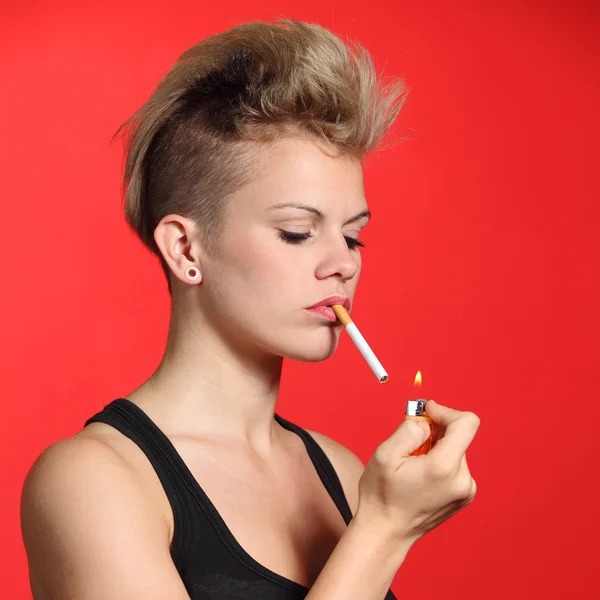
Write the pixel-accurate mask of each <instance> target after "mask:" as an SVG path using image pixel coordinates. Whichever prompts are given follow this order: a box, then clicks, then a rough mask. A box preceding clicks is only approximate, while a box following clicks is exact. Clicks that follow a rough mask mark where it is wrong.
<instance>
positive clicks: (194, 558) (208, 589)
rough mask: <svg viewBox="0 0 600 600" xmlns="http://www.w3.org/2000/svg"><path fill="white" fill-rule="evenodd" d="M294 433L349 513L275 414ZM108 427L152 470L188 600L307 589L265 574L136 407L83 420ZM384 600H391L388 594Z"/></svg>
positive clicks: (282, 595)
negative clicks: (167, 510)
mask: <svg viewBox="0 0 600 600" xmlns="http://www.w3.org/2000/svg"><path fill="white" fill-rule="evenodd" d="M275 420H276V421H277V422H278V423H279V424H280V425H281V426H282V427H284V428H285V429H288V430H289V431H292V432H294V433H296V434H297V435H298V436H300V438H301V439H302V441H303V442H304V445H305V446H306V450H307V451H308V455H309V456H310V459H311V461H312V463H313V465H314V466H315V469H316V471H317V473H318V475H319V477H320V479H321V481H322V482H323V485H324V486H325V488H326V489H327V491H328V492H329V494H330V496H331V498H332V499H333V501H334V502H335V504H336V506H337V508H338V510H339V511H340V513H341V514H342V517H343V518H344V521H345V522H346V525H348V523H350V521H351V519H352V512H351V510H350V507H349V505H348V502H347V500H346V496H345V495H344V491H343V489H342V486H341V483H340V480H339V478H338V476H337V473H336V472H335V469H334V468H333V465H332V464H331V462H330V461H329V459H328V458H327V456H326V455H325V453H324V452H323V450H322V449H321V447H320V446H319V445H318V444H317V442H316V441H315V440H314V438H313V437H312V436H311V435H310V434H309V433H308V432H307V431H305V430H304V429H302V428H301V427H298V426H297V425H294V424H293V423H290V422H289V421H286V420H285V419H283V418H282V417H280V416H279V415H277V414H275ZM95 421H100V422H102V423H106V424H108V425H111V426H112V427H114V428H115V429H117V430H118V431H120V432H121V433H122V434H123V435H126V436H127V437H128V438H130V439H131V440H132V441H133V442H135V443H136V444H137V445H138V446H139V447H140V449H141V450H142V451H143V452H144V454H145V455H146V456H147V457H148V460H149V461H150V463H151V464H152V466H153V467H154V470H155V471H156V474H157V475H158V477H159V479H160V482H161V484H162V486H163V488H164V490H165V492H166V495H167V498H168V499H169V502H170V504H171V509H172V511H173V519H174V533H173V543H172V546H171V558H172V559H173V563H174V564H175V567H176V568H177V571H178V573H179V575H180V576H181V579H182V580H183V583H184V585H185V587H186V589H187V591H188V594H189V596H190V598H191V600H246V599H252V600H301V599H302V598H304V597H305V596H306V594H307V593H308V591H309V588H308V587H306V586H304V585H301V584H299V583H296V582H294V581H291V580H290V579H287V578H286V577H283V576H282V575H278V574H277V573H275V572H273V571H270V570H269V569H267V568H266V567H264V566H262V565H261V564H260V563H258V562H257V561H255V560H254V559H253V558H252V557H251V556H250V555H249V554H248V553H247V552H246V551H245V550H244V549H243V548H242V546H241V545H240V544H239V543H238V542H237V541H236V539H235V538H234V537H233V535H232V533H231V531H229V529H228V527H227V525H226V524H225V521H224V520H223V519H222V518H221V515H220V514H219V512H218V511H217V509H216V508H215V506H214V505H213V504H212V502H211V501H210V500H209V498H208V496H207V495H206V494H205V493H204V491H203V489H202V488H201V486H200V484H199V483H198V481H197V480H196V479H195V478H194V476H193V475H192V473H191V471H190V470H189V469H188V468H187V466H186V464H185V463H184V462H183V459H182V458H181V456H180V455H179V453H178V452H177V450H176V449H175V446H173V444H172V443H171V442H170V441H169V438H168V437H167V436H166V435H165V434H164V433H163V432H162V431H161V430H160V429H159V428H158V426H157V425H156V424H155V423H154V422H153V421H152V420H151V419H150V417H149V416H148V415H147V414H146V413H145V412H144V411H143V410H142V409H141V408H140V407H139V406H137V405H136V404H134V403H133V402H131V401H129V400H127V399H125V398H117V399H116V400H113V401H112V402H111V403H110V404H108V405H106V406H105V407H104V410H102V411H100V412H98V413H97V414H95V415H94V416H93V417H91V418H90V419H88V420H87V421H86V423H85V425H88V424H89V423H93V422H95ZM384 600H396V597H395V596H394V594H393V593H392V592H391V591H388V593H387V595H386V596H385V599H384Z"/></svg>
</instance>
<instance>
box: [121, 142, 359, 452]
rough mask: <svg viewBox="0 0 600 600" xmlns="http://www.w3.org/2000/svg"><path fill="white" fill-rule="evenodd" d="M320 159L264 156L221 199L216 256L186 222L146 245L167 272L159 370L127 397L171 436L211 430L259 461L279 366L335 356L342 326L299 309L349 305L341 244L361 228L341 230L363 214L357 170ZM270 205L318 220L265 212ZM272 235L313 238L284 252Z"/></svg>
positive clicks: (290, 146)
mask: <svg viewBox="0 0 600 600" xmlns="http://www.w3.org/2000/svg"><path fill="white" fill-rule="evenodd" d="M327 150H328V149H327V148H326V147H325V146H324V145H323V144H319V143H316V142H315V141H313V140H310V139H295V138H284V139H283V140H280V141H279V142H277V143H276V144H275V145H274V146H273V147H272V148H270V149H268V150H265V151H264V153H265V154H266V156H265V157H264V158H263V164H264V168H262V169H261V172H260V173H259V175H258V176H257V177H255V178H254V180H253V181H252V182H250V183H249V184H248V185H246V186H245V187H244V188H243V189H241V190H239V191H238V192H237V193H236V194H235V195H234V197H233V198H232V199H231V203H230V204H229V210H228V214H227V217H226V223H225V226H224V229H223V232H222V235H221V237H220V244H219V247H218V251H217V252H213V253H210V254H209V253H207V252H206V251H205V249H204V248H203V245H202V239H201V236H200V234H199V231H198V229H197V228H196V227H195V226H194V224H193V223H192V222H191V221H189V220H188V219H185V218H183V217H181V216H179V215H168V216H166V217H165V218H164V219H162V221H161V222H160V223H159V224H158V227H157V228H156V231H155V236H154V237H155V240H156V243H157V245H158V247H159V249H160V251H161V253H162V254H163V256H164V258H165V260H166V261H167V263H168V265H169V267H170V268H171V270H172V272H173V298H174V299H173V309H172V318H171V325H170V330H169V336H168V341H167V347H166V351H165V355H164V358H163V360H162V362H161V363H160V366H159V368H158V369H157V371H156V372H155V373H154V375H153V376H152V377H151V378H150V379H149V380H148V382H146V383H145V384H144V385H143V386H142V387H141V388H139V390H136V392H134V393H132V394H131V395H130V398H131V399H132V400H135V399H136V398H139V399H140V400H139V401H140V403H142V402H143V403H144V405H145V407H147V408H148V409H149V410H152V411H154V412H159V413H160V414H161V417H163V422H167V423H168V425H169V427H170V428H174V427H176V428H179V425H180V426H181V427H185V428H186V429H187V430H188V431H189V433H193V434H199V435H207V434H209V432H215V431H218V432H219V434H220V435H222V436H227V437H230V438H233V439H235V440H238V441H240V442H243V443H246V444H247V445H248V447H249V448H250V449H252V450H253V451H254V452H256V453H257V454H258V455H260V456H267V455H268V453H269V452H270V450H271V445H272V443H273V439H274V438H273V435H274V432H275V431H276V430H277V427H276V424H275V423H274V421H273V414H274V412H275V404H276V402H277V395H278V392H279V382H280V378H281V370H282V363H283V358H284V357H289V358H292V359H294V360H299V361H309V362H312V361H321V360H324V359H326V358H328V357H329V356H331V355H332V354H333V352H334V351H335V349H336V347H337V345H338V342H339V337H340V333H341V331H342V326H341V324H340V323H334V324H332V323H330V322H327V321H325V320H323V319H320V318H318V317H315V316H314V315H313V314H312V313H309V312H307V311H306V310H305V309H306V308H307V307H309V306H311V305H313V304H314V303H316V302H318V301H319V300H322V299H323V298H326V297H328V296H330V295H333V294H340V295H343V296H347V297H349V298H350V299H351V300H352V298H353V297H354V293H355V290H356V285H357V283H358V278H359V275H360V268H361V255H360V250H359V249H358V248H357V249H350V248H349V244H348V242H347V240H346V239H345V236H347V237H349V238H354V239H358V238H359V234H360V230H361V228H362V227H364V226H365V225H366V223H367V221H368V218H367V217H362V218H360V219H359V220H357V221H355V222H352V223H349V224H347V225H344V223H345V222H346V221H347V220H348V219H350V218H352V217H354V216H355V215H357V214H360V213H361V212H363V211H365V210H367V208H368V207H367V204H366V200H365V194H364V187H363V178H362V169H361V165H360V162H359V161H358V160H357V159H352V158H346V157H336V156H332V155H331V153H330V152H328V151H327ZM280 203H298V204H305V205H310V206H313V207H315V208H317V209H319V210H320V211H321V212H322V213H324V215H325V217H324V218H323V219H322V220H320V219H319V218H318V217H317V216H316V215H315V214H313V213H311V212H309V211H306V210H300V209H297V208H282V209H273V208H272V207H273V206H274V205H277V204H280ZM281 230H286V231H291V232H295V233H310V234H311V235H312V237H311V238H309V239H308V240H306V241H305V242H303V243H302V244H300V245H296V244H291V243H287V242H285V241H283V240H282V239H281V238H280V232H281ZM188 266H196V267H198V268H199V269H200V273H201V280H200V282H198V283H196V284H190V282H189V280H188V279H187V278H186V276H185V270H186V268H187V267H188ZM167 398H168V399H167ZM167 412H168V413H170V414H171V415H172V417H169V416H168V415H167ZM199 414H201V415H202V418H201V419H199V418H198V415H199ZM175 415H176V416H175ZM175 419H177V421H178V422H177V423H176V422H175Z"/></svg>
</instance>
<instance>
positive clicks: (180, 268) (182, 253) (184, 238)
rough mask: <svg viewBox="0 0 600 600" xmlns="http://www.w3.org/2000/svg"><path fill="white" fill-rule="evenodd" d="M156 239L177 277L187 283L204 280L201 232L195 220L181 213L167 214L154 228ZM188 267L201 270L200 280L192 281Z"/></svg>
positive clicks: (164, 257)
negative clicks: (187, 273) (188, 273)
mask: <svg viewBox="0 0 600 600" xmlns="http://www.w3.org/2000/svg"><path fill="white" fill-rule="evenodd" d="M154 241H155V243H156V245H157V247H158V249H159V251H160V253H161V254H162V256H163V259H164V260H165V262H166V263H167V264H168V265H169V268H170V269H171V271H172V273H173V275H174V276H175V277H177V279H179V280H180V281H182V282H183V283H187V284H190V283H200V282H201V281H202V264H201V256H202V252H201V248H200V240H199V232H198V227H197V226H196V225H195V224H194V222H193V221H191V220H190V219H188V218H186V217H182V216H181V215H175V214H173V215H166V216H165V217H163V218H162V219H161V220H160V221H159V223H158V225H157V226H156V228H155V229H154ZM188 267H195V268H196V269H198V270H199V271H200V278H199V279H198V280H196V281H194V282H192V281H190V280H189V279H188V278H187V277H186V274H185V271H186V269H187V268H188Z"/></svg>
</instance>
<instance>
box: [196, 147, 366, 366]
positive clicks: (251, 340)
mask: <svg viewBox="0 0 600 600" xmlns="http://www.w3.org/2000/svg"><path fill="white" fill-rule="evenodd" d="M288 204H296V205H302V206H304V207H306V208H297V207H292V206H282V205H288ZM366 211H367V203H366V201H365V195H364V186H363V178H362V168H361V164H360V161H359V160H358V159H356V158H348V157H335V156H332V155H331V153H326V150H325V147H324V146H322V144H321V143H319V142H317V141H311V140H309V139H297V138H284V139H282V140H279V141H277V142H276V143H275V144H273V145H272V146H271V147H270V149H269V150H268V156H266V158H265V159H264V163H263V167H262V169H261V171H260V173H259V174H258V175H257V176H256V177H254V178H253V180H252V181H251V182H250V183H249V184H247V185H246V186H244V187H243V188H241V189H240V190H238V192H236V193H235V194H234V196H233V197H232V199H231V200H230V204H229V205H228V210H227V216H226V220H225V224H224V227H223V232H222V235H221V237H220V241H219V244H218V249H219V252H218V253H215V255H211V256H210V257H208V258H207V259H206V260H203V261H202V271H203V273H202V283H201V286H202V288H203V289H202V291H201V296H202V298H201V305H202V307H203V312H205V315H206V317H208V318H209V320H210V322H211V323H213V325H214V326H215V327H218V328H220V329H223V332H224V333H225V331H226V332H227V337H228V338H229V339H230V340H231V339H233V340H234V341H237V342H239V343H240V344H243V345H244V346H246V347H249V348H250V349H252V350H257V351H260V350H263V351H265V353H267V354H274V355H277V356H283V357H288V358H292V359H294V360H300V361H319V360H323V359H325V358H327V357H328V356H330V355H331V354H332V353H333V352H334V350H335V348H336V346H337V343H338V339H339V335H340V332H341V329H342V326H341V324H340V323H339V322H338V321H336V322H332V321H329V320H327V319H326V318H324V317H322V316H319V315H318V314H315V313H314V312H311V311H308V310H307V308H308V307H311V306H313V305H314V304H315V303H317V302H319V301H321V300H323V299H325V298H327V297H329V296H332V295H340V296H343V297H346V298H349V299H350V301H352V299H353V297H354V292H355V290H356V284H357V283H358V277H359V274H360V267H361V255H360V248H359V246H357V245H356V242H355V240H359V239H360V236H359V234H360V231H361V229H362V228H363V227H364V226H365V225H366V223H367V221H368V215H364V214H362V213H365V212H366ZM361 214H362V216H360V215H361ZM303 238H306V239H303Z"/></svg>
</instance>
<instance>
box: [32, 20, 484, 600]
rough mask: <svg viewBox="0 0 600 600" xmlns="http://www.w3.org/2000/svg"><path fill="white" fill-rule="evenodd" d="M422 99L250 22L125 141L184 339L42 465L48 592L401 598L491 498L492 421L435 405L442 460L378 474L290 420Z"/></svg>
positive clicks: (203, 55)
mask: <svg viewBox="0 0 600 600" xmlns="http://www.w3.org/2000/svg"><path fill="white" fill-rule="evenodd" d="M404 94H405V88H404V87H403V84H402V82H397V83H396V84H395V85H393V86H391V87H389V86H388V87H386V88H385V89H383V88H382V87H381V86H380V85H379V84H378V83H377V80H376V78H375V76H374V71H373V66H372V63H371V61H370V58H369V56H368V54H367V53H366V52H365V51H364V50H362V49H360V48H356V49H350V48H348V47H346V46H345V45H344V44H343V43H342V42H341V41H340V40H339V39H338V38H336V37H335V36H334V35H333V34H331V33H330V32H328V31H327V30H325V29H323V28H321V27H318V26H316V25H308V24H303V23H299V22H295V21H283V22H280V23H278V24H276V25H271V24H266V23H248V24H245V25H240V26H238V27H235V28H233V29H231V30H229V31H226V32H224V33H222V34H219V35H215V36H212V37H209V38H208V39H206V40H204V41H202V42H201V43H199V44H197V45H196V46H194V47H192V48H191V49H190V50H188V51H187V52H185V53H184V54H183V55H182V56H181V58H180V59H179V60H178V61H177V63H176V64H175V66H174V67H173V68H172V69H171V71H170V72H169V73H168V74H167V76H166V77H165V78H164V80H163V81H161V83H160V84H159V86H158V87H157V89H156V91H155V92H154V94H153V95H152V97H151V98H150V99H149V100H148V102H147V103H146V104H145V105H144V106H143V107H142V108H141V109H140V110H139V111H138V112H137V113H136V114H135V115H134V116H133V117H132V118H131V119H129V121H128V122H126V123H125V124H124V126H123V127H122V128H121V130H120V133H124V134H125V135H126V140H127V144H126V151H127V162H126V168H125V188H126V194H125V214H126V218H127V221H128V223H129V224H130V225H131V227H132V228H133V230H134V231H135V232H136V234H137V235H138V236H139V237H140V239H141V240H142V242H143V243H144V244H145V245H146V246H147V247H148V248H149V249H150V250H151V251H152V252H154V253H155V254H156V256H157V257H158V258H159V260H160V262H161V265H162V267H163V269H164V272H165V275H166V277H167V282H168V286H169V292H170V293H171V296H172V313H171V322H170V329H169V335H168V341H167V345H166V350H165V354H164V357H163V359H162V361H161V363H160V365H159V366H158V368H157V370H156V371H155V373H154V374H153V375H152V376H151V377H150V379H149V380H148V381H146V382H145V383H143V384H142V385H141V386H140V387H138V388H137V389H135V390H134V391H132V392H131V393H130V394H128V395H127V396H126V397H124V398H120V399H117V400H115V401H113V402H111V403H110V404H109V405H107V406H106V407H105V408H104V410H103V411H101V412H99V413H98V414H96V415H94V417H92V418H91V419H89V420H88V421H87V422H86V424H85V427H84V428H83V429H82V430H81V431H80V432H79V433H77V434H76V435H75V436H73V437H72V438H70V439H66V440H63V441H60V442H58V443H56V444H54V445H52V446H51V447H50V448H48V449H47V450H46V451H44V452H43V453H42V455H41V456H40V457H39V458H38V460H37V461H36V463H35V464H34V466H33V467H32V469H31V471H30V473H29V474H28V477H27V480H26V483H25V486H24V490H23V498H22V529H23V537H24V542H25V547H26V550H27V555H28V559H29V566H30V579H31V586H32V590H33V594H34V597H35V599H36V600H44V599H47V598H61V600H62V599H64V600H67V599H73V600H75V599H77V600H83V599H87V598H94V599H104V598H106V599H109V598H110V599H115V598H120V599H124V600H127V599H133V598H136V599H137V598H145V599H147V600H148V599H154V598H156V599H159V598H160V599H161V600H165V599H172V600H183V599H185V598H192V599H198V598H214V599H233V598H237V599H239V598H252V599H259V600H267V599H268V600H271V599H273V600H274V599H297V598H305V597H306V598H310V599H311V600H317V599H323V600H325V599H327V600H331V599H334V598H335V599H337V598H339V599H342V598H343V599H345V600H347V599H350V598H360V599H361V600H369V599H373V600H374V599H382V598H384V597H385V598H394V596H393V594H392V593H391V592H390V591H389V589H388V588H389V585H390V583H391V581H392V579H393V577H394V575H395V573H396V571H397V570H398V568H399V567H400V566H401V564H402V561H403V560H404V557H405V556H406V553H407V552H408V550H409V549H410V547H411V546H412V544H413V543H414V542H415V541H416V540H417V539H418V538H419V537H421V536H422V535H424V534H425V533H426V532H427V531H429V530H430V529H432V528H433V527H435V526H436V525H438V524H439V523H441V522H442V521H444V520H445V519H447V518H449V517H450V516H451V515H452V514H453V513H455V512H456V511H457V510H459V509H460V508H461V507H462V506H464V505H466V504H467V503H468V502H469V501H470V500H471V499H472V497H473V496H474V493H475V485H474V482H473V480H472V478H471V476H470V474H469V472H468V469H467V466H466V460H465V451H466V448H467V446H468V445H469V443H470V441H471V440H472V438H473V436H474V434H475V431H476V429H477V426H478V419H477V417H476V416H475V415H472V414H471V413H461V412H458V411H453V410H451V409H446V408H444V407H441V406H440V405H435V404H432V405H431V411H430V414H431V417H432V418H433V420H434V421H435V422H436V423H437V424H438V435H439V436H440V437H442V439H440V441H439V442H438V443H437V444H436V446H435V447H434V449H433V450H432V451H431V453H430V454H428V455H427V456H421V457H410V458H409V455H410V452H412V451H413V450H415V449H416V448H417V447H418V446H419V445H420V444H421V443H422V441H423V436H424V433H423V430H422V429H421V428H420V427H418V426H417V425H415V424H414V423H403V424H402V425H401V426H400V427H399V428H398V430H397V431H396V432H395V433H394V435H393V436H392V437H390V438H389V439H388V440H386V441H385V442H383V444H382V445H381V446H380V447H379V448H378V450H377V452H376V453H375V455H374V457H373V459H372V460H371V461H370V462H369V464H368V466H367V468H366V470H365V469H364V467H363V465H362V463H361V461H360V460H359V459H358V458H357V457H356V456H355V455H354V454H353V453H352V452H351V451H349V450H348V449H346V448H344V447H343V446H341V445H340V444H338V443H336V442H335V441H333V440H331V439H329V438H327V437H326V436H324V435H321V434H319V433H316V432H312V431H311V432H308V431H306V430H303V429H301V428H300V427H298V426H296V425H294V424H292V423H290V422H289V421H286V420H284V419H282V418H281V417H279V415H277V414H276V412H275V406H276V402H277V394H278V389H279V382H280V377H281V369H282V362H283V359H284V357H290V358H293V359H295V360H301V361H321V360H324V359H326V358H328V357H329V356H331V354H332V353H333V352H334V350H335V348H336V346H337V343H338V340H339V336H340V332H341V329H342V327H341V325H340V323H339V322H337V320H336V318H335V315H334V313H333V310H332V309H331V308H325V309H323V308H321V309H320V310H311V307H313V306H314V305H315V304H318V303H324V304H325V305H326V306H331V305H332V304H340V303H341V304H345V305H346V308H347V309H348V310H350V309H351V306H350V305H351V302H352V298H353V296H354V291H355V289H356V284H357V282H358V277H359V274H360V267H361V256H360V246H361V242H360V231H361V229H362V228H363V227H364V226H365V225H366V224H367V222H368V220H369V216H370V215H369V210H368V206H367V203H366V201H365V196H364V189H363V181H362V169H361V159H362V158H363V157H364V156H365V155H366V154H367V153H368V152H369V151H370V150H371V149H372V148H373V147H375V145H377V144H378V142H379V141H380V140H381V139H382V138H383V136H384V134H385V133H386V131H387V130H388V129H389V127H390V126H391V124H392V122H393V121H394V119H395V117H396V115H397V113H398V110H399V108H400V105H401V103H402V99H403V97H404ZM444 434H445V435H444ZM400 465H402V467H403V468H402V469H401V470H400V469H399V466H400ZM359 480H360V486H359ZM359 490H360V491H359Z"/></svg>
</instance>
